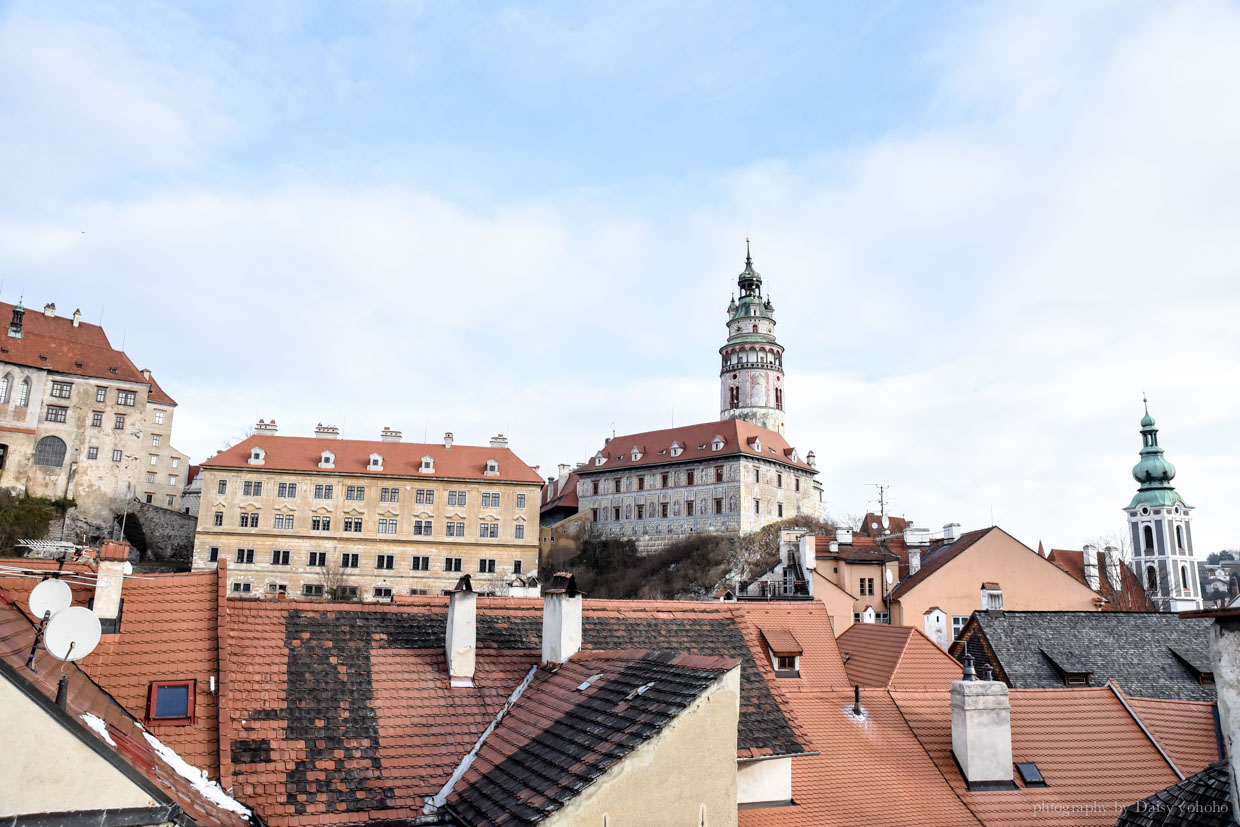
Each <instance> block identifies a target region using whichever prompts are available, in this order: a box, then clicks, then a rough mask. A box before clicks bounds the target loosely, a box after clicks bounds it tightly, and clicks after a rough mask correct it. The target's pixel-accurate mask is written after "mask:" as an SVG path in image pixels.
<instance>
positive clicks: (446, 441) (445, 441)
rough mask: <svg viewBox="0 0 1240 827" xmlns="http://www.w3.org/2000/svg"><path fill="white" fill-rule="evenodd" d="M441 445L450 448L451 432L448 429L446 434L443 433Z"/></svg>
mask: <svg viewBox="0 0 1240 827" xmlns="http://www.w3.org/2000/svg"><path fill="white" fill-rule="evenodd" d="M443 447H445V448H447V449H449V450H451V449H452V432H451V431H448V432H447V433H446V434H444V435H443Z"/></svg>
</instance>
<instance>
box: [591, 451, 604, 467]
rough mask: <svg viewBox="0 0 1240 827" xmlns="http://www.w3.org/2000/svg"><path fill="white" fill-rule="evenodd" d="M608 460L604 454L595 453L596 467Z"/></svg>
mask: <svg viewBox="0 0 1240 827" xmlns="http://www.w3.org/2000/svg"><path fill="white" fill-rule="evenodd" d="M606 461H607V457H605V456H603V455H602V454H595V455H594V465H595V467H596V468H597V467H598V466H600V465H602V464H603V463H604V462H606Z"/></svg>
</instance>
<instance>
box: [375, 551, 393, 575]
mask: <svg viewBox="0 0 1240 827" xmlns="http://www.w3.org/2000/svg"><path fill="white" fill-rule="evenodd" d="M375 568H377V569H380V570H383V571H389V570H391V569H394V568H396V555H395V554H380V555H378V556H377V557H375Z"/></svg>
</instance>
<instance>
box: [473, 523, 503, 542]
mask: <svg viewBox="0 0 1240 827" xmlns="http://www.w3.org/2000/svg"><path fill="white" fill-rule="evenodd" d="M478 536H479V537H486V538H488V539H494V538H496V537H498V536H499V523H479V524H478Z"/></svg>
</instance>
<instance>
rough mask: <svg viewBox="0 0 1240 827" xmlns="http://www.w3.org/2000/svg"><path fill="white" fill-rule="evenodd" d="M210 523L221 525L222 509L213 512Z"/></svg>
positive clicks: (222, 519)
mask: <svg viewBox="0 0 1240 827" xmlns="http://www.w3.org/2000/svg"><path fill="white" fill-rule="evenodd" d="M211 524H212V525H217V526H220V525H223V524H224V512H223V511H217V512H215V514H214V515H213V518H212V520H211Z"/></svg>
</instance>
